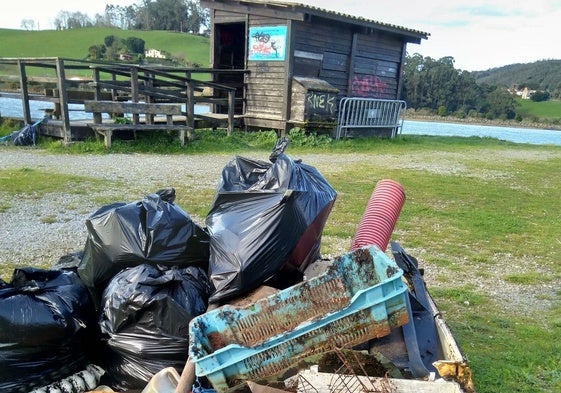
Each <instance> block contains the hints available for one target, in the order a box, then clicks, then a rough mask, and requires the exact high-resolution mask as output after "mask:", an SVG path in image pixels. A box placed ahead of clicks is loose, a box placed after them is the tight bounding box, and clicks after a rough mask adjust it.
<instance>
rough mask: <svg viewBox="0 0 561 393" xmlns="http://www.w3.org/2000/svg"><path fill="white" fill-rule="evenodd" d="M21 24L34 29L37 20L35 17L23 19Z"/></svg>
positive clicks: (28, 28)
mask: <svg viewBox="0 0 561 393" xmlns="http://www.w3.org/2000/svg"><path fill="white" fill-rule="evenodd" d="M20 26H21V28H22V29H25V30H33V29H34V28H35V21H34V20H33V19H22V20H21V23H20Z"/></svg>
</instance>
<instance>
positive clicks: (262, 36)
mask: <svg viewBox="0 0 561 393" xmlns="http://www.w3.org/2000/svg"><path fill="white" fill-rule="evenodd" d="M252 37H253V38H255V40H256V41H259V42H269V40H270V39H271V35H270V34H267V33H263V32H260V31H257V32H255V33H253V35H252Z"/></svg>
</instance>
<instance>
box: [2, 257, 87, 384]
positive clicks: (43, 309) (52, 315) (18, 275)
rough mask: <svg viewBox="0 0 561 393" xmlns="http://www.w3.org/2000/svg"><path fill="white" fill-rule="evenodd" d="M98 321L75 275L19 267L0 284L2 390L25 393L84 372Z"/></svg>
mask: <svg viewBox="0 0 561 393" xmlns="http://www.w3.org/2000/svg"><path fill="white" fill-rule="evenodd" d="M96 337H97V338H98V336H97V317H96V314H95V310H94V308H93V304H92V302H91V300H90V298H89V296H88V290H87V288H86V287H85V285H84V284H83V283H82V282H81V280H80V278H79V277H78V275H77V274H76V273H75V272H71V271H63V270H41V269H36V268H31V267H28V268H20V269H16V270H14V273H13V275H12V278H11V280H10V282H9V283H3V284H2V285H0V391H1V392H3V393H6V392H29V391H31V390H33V389H34V388H37V387H40V386H45V385H48V384H50V383H53V382H55V381H57V380H59V379H62V378H65V377H67V376H69V375H71V374H74V373H76V372H79V371H81V370H83V369H84V368H85V367H86V365H87V362H88V358H89V356H90V354H91V352H90V351H93V346H95V338H96Z"/></svg>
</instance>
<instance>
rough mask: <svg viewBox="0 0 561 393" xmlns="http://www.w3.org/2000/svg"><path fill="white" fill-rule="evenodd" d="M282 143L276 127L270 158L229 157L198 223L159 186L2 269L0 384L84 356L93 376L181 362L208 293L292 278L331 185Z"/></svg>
mask: <svg viewBox="0 0 561 393" xmlns="http://www.w3.org/2000/svg"><path fill="white" fill-rule="evenodd" d="M287 145H288V140H287V139H285V138H281V139H279V143H277V145H275V147H274V149H273V153H272V154H271V155H270V157H269V162H266V161H258V160H252V159H247V158H243V157H235V158H234V159H232V161H231V162H229V163H228V164H227V165H226V166H225V167H224V169H223V172H222V175H221V178H220V180H219V181H218V183H219V186H218V187H217V190H216V194H215V196H214V198H213V201H212V203H211V208H210V211H209V213H208V215H207V217H206V220H205V224H206V226H205V227H202V226H199V225H197V224H196V223H195V222H194V221H193V220H192V219H191V217H190V216H189V214H188V213H187V212H185V211H184V210H183V209H181V208H180V207H179V206H178V205H176V204H175V189H173V188H165V189H161V190H158V191H156V192H152V193H148V194H147V195H145V197H143V198H142V199H141V200H137V201H133V202H115V203H111V204H108V205H106V206H102V207H101V208H99V209H98V210H97V211H95V212H94V213H93V214H91V215H90V216H89V217H88V219H87V220H86V223H85V225H86V228H87V238H86V239H85V243H84V244H85V245H84V249H83V250H78V252H76V253H75V254H73V256H72V258H67V261H66V262H67V263H64V264H60V265H59V266H56V265H55V267H54V268H53V269H49V270H41V269H31V268H29V269H17V270H16V271H15V272H14V277H13V278H12V280H11V281H10V282H3V281H1V280H0V390H1V391H2V392H7V393H11V392H14V393H16V392H29V391H31V390H32V389H39V388H41V387H44V386H47V385H50V384H53V383H55V382H57V381H60V380H63V379H64V378H68V377H69V376H71V375H73V374H75V373H77V372H80V370H86V369H87V367H92V366H91V365H92V364H95V365H96V366H95V367H100V368H101V369H103V370H104V371H103V372H96V373H95V375H96V378H99V383H100V384H107V385H108V386H111V387H112V388H114V389H141V388H143V387H144V386H145V385H146V384H147V383H148V381H149V380H150V378H151V377H152V376H153V375H154V374H155V373H156V372H157V371H159V370H161V369H163V368H165V367H174V368H176V369H177V370H181V369H182V367H183V365H184V364H185V360H186V358H187V356H188V339H189V337H188V336H189V329H188V328H189V323H190V321H191V320H192V319H193V318H195V317H197V316H199V315H201V314H203V313H205V311H206V310H207V309H208V307H209V305H211V304H216V305H218V304H219V303H221V302H224V301H227V300H229V299H232V298H236V297H240V296H243V295H244V294H248V293H250V292H251V291H253V290H254V289H256V288H258V287H260V286H262V285H264V284H266V285H269V286H272V287H276V288H279V289H282V288H286V287H289V286H291V285H293V284H294V282H297V281H299V280H301V279H302V276H303V272H304V270H305V268H306V267H307V266H308V265H309V264H310V263H311V262H312V261H314V260H316V259H318V258H320V244H321V234H322V231H323V227H324V225H325V222H326V220H327V218H328V216H329V213H330V211H331V209H332V206H333V204H334V201H335V198H336V192H335V190H334V189H333V188H332V187H331V186H330V185H329V183H328V182H327V181H326V180H325V178H323V176H322V175H321V174H320V173H319V172H318V171H317V170H316V169H315V168H313V167H311V166H309V165H306V164H304V163H302V162H301V161H299V160H293V159H292V158H290V157H289V156H287V155H286V154H285V153H284V150H285V148H286V146H287ZM68 262H70V263H68Z"/></svg>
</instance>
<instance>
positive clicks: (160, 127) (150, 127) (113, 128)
mask: <svg viewBox="0 0 561 393" xmlns="http://www.w3.org/2000/svg"><path fill="white" fill-rule="evenodd" d="M88 127H90V128H91V129H92V130H94V131H95V132H96V133H97V134H99V135H102V136H103V139H104V144H105V147H107V148H108V149H110V148H111V139H112V137H113V133H114V132H119V131H133V132H137V131H177V132H178V133H179V142H180V144H181V146H184V145H185V137H186V136H187V139H188V140H190V139H191V132H192V130H193V128H192V127H188V126H184V125H170V124H95V123H94V124H88Z"/></svg>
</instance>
